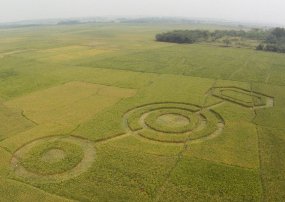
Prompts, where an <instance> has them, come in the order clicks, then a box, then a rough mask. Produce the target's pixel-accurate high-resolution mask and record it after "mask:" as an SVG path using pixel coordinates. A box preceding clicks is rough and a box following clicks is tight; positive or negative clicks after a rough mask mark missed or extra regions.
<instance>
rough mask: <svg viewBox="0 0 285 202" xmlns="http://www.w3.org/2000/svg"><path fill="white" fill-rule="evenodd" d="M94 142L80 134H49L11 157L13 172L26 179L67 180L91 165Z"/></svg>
mask: <svg viewBox="0 0 285 202" xmlns="http://www.w3.org/2000/svg"><path fill="white" fill-rule="evenodd" d="M94 158H95V149H94V145H93V143H92V142H90V141H88V140H85V139H81V138H78V137H73V136H69V137H61V136H56V137H46V138H42V139H38V140H34V141H33V142H31V143H29V144H27V145H25V146H23V147H21V148H20V149H18V150H17V151H16V152H15V153H14V155H13V157H12V160H11V165H12V168H13V171H14V174H15V175H16V176H17V177H21V178H24V179H25V180H29V181H33V182H40V183H47V182H58V181H64V180H67V179H70V178H73V177H76V176H78V175H80V174H81V173H83V172H85V171H86V170H87V169H88V168H90V167H91V165H92V163H93V161H94Z"/></svg>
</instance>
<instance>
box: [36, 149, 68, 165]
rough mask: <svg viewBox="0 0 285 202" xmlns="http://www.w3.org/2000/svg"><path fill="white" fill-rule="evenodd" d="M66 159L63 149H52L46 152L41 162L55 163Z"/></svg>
mask: <svg viewBox="0 0 285 202" xmlns="http://www.w3.org/2000/svg"><path fill="white" fill-rule="evenodd" d="M64 157H65V152H64V150H62V149H51V150H49V151H46V152H45V153H44V154H43V155H42V158H41V160H42V161H45V162H50V163H55V162H59V161H61V160H63V159H64Z"/></svg>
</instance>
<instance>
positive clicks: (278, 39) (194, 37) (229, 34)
mask: <svg viewBox="0 0 285 202" xmlns="http://www.w3.org/2000/svg"><path fill="white" fill-rule="evenodd" d="M233 37H238V38H241V39H250V40H257V41H260V42H261V43H260V44H259V45H258V46H257V47H256V49H257V50H264V51H274V52H285V29H283V28H274V29H271V30H263V29H251V30H249V31H244V30H216V31H213V32H210V31H207V30H174V31H170V32H166V33H161V34H157V35H156V40H157V41H161V42H172V43H189V44H192V43H197V42H214V41H217V40H220V39H223V40H222V41H223V42H224V44H225V45H226V46H229V44H230V43H231V40H230V38H233Z"/></svg>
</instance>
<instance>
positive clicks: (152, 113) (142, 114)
mask: <svg viewBox="0 0 285 202" xmlns="http://www.w3.org/2000/svg"><path fill="white" fill-rule="evenodd" d="M124 120H125V127H126V129H127V130H128V131H129V132H133V133H135V134H137V135H139V136H141V137H143V138H146V139H149V140H153V141H158V142H166V143H185V142H188V141H190V142H191V141H192V142H198V140H199V141H201V140H206V139H210V138H213V137H215V136H217V135H218V134H220V133H221V132H222V129H223V127H224V121H223V119H222V117H221V116H220V115H219V114H218V113H217V112H215V111H213V110H207V109H206V110H203V109H202V108H201V107H200V106H197V105H192V104H188V103H176V102H166V103H153V104H147V105H143V106H140V107H136V108H134V109H132V110H130V111H128V112H127V113H126V114H125V116H124Z"/></svg>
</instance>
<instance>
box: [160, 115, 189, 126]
mask: <svg viewBox="0 0 285 202" xmlns="http://www.w3.org/2000/svg"><path fill="white" fill-rule="evenodd" d="M156 122H157V123H158V124H161V125H168V126H169V125H173V126H174V127H181V126H186V125H188V124H189V123H190V119H188V118H186V117H184V116H181V115H179V114H163V115H161V116H159V117H158V118H157V120H156Z"/></svg>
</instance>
